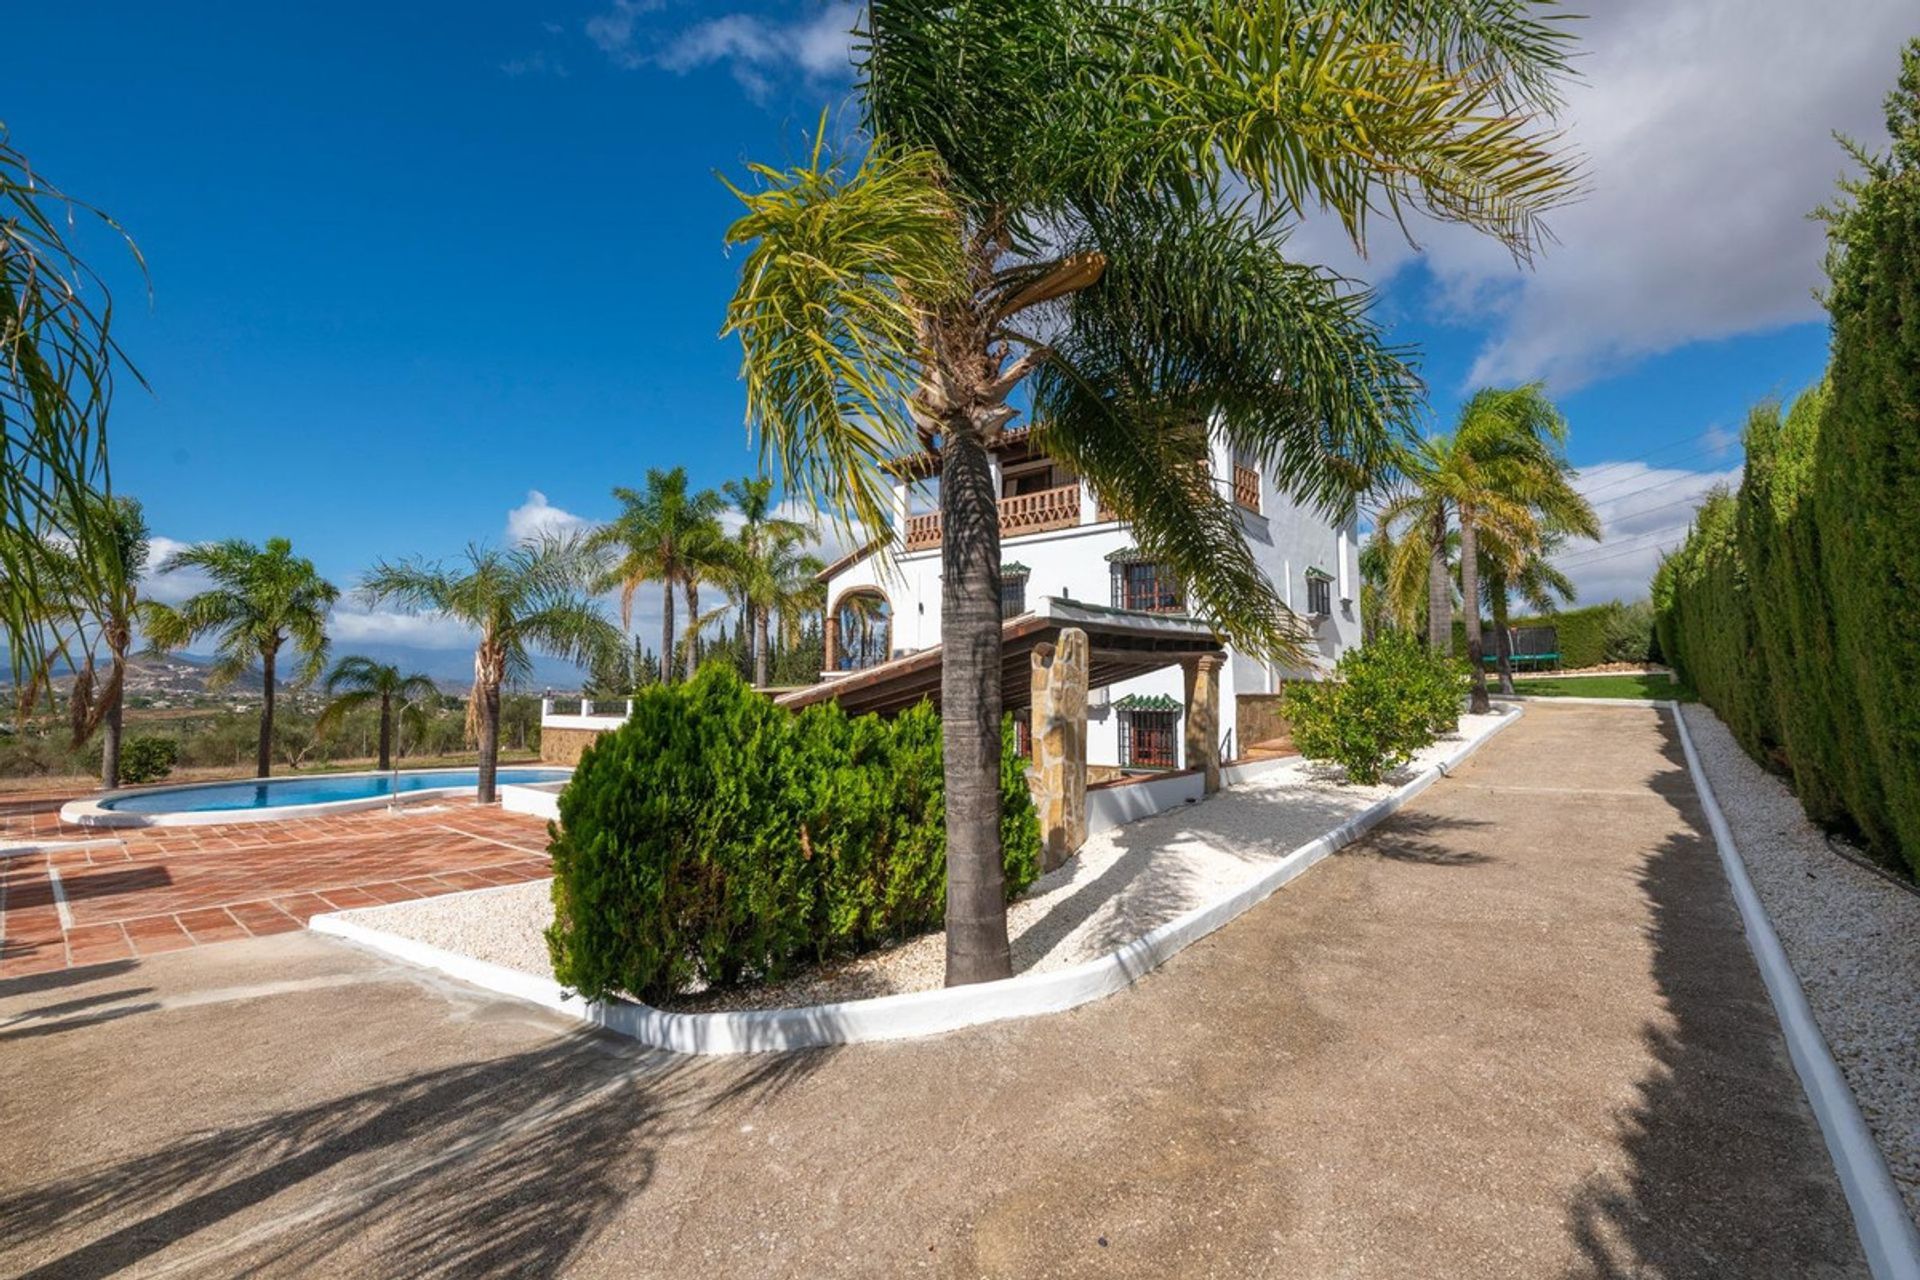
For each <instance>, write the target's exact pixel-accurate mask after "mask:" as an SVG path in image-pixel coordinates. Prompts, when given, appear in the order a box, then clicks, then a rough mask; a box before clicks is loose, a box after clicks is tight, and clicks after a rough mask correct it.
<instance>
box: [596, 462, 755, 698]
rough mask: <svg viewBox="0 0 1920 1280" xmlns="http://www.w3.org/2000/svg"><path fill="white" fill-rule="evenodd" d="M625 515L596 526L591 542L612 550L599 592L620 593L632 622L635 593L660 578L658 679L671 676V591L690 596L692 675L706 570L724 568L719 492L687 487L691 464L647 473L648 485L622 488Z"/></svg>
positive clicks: (627, 623)
mask: <svg viewBox="0 0 1920 1280" xmlns="http://www.w3.org/2000/svg"><path fill="white" fill-rule="evenodd" d="M613 496H614V497H615V498H616V499H618V500H619V502H620V508H621V509H620V514H619V515H618V516H616V517H615V518H614V519H613V521H612V522H611V523H609V524H605V525H602V526H601V527H600V528H599V529H596V530H595V531H594V532H593V534H592V535H591V536H590V538H589V539H588V541H587V546H588V548H589V549H590V550H591V551H594V552H596V553H610V554H611V555H612V556H613V557H614V559H613V563H612V565H611V566H610V567H608V568H607V569H606V571H605V572H604V573H602V574H601V575H600V577H599V578H598V579H597V580H596V582H595V584H594V588H593V589H594V590H597V591H611V590H613V589H614V588H616V587H617V588H618V589H619V591H620V625H621V627H622V628H623V629H625V628H630V627H631V626H632V625H633V597H634V595H635V594H636V593H637V592H638V591H639V590H640V588H641V587H642V586H644V585H646V584H647V583H649V582H657V583H659V584H660V588H661V589H660V606H661V616H660V678H661V680H663V681H665V682H668V683H671V682H672V679H673V649H674V630H673V606H674V600H673V593H674V590H675V589H676V588H679V589H680V590H682V591H683V592H684V593H685V595H686V600H687V668H686V669H687V678H688V679H692V678H693V669H694V666H695V664H696V663H697V662H698V654H697V653H696V652H695V649H696V646H695V644H694V641H695V639H696V638H697V635H698V627H699V618H700V586H699V580H700V576H701V575H702V574H704V573H709V572H711V571H712V570H714V569H715V568H716V567H718V566H719V564H720V563H721V560H722V557H723V555H724V552H723V550H722V548H723V544H724V543H725V542H726V535H725V533H724V532H723V531H722V530H721V528H720V522H719V519H718V517H719V514H720V511H721V509H722V503H721V500H720V495H719V494H717V493H715V492H714V491H713V490H711V489H702V490H700V491H699V492H698V493H692V492H689V491H688V487H687V469H686V468H685V467H675V468H673V469H672V470H671V471H663V470H661V469H660V468H658V467H652V468H649V469H648V471H647V486H646V489H645V490H644V491H638V490H634V489H628V488H625V487H621V488H616V489H615V490H614V491H613Z"/></svg>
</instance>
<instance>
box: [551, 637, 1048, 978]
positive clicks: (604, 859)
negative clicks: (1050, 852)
mask: <svg viewBox="0 0 1920 1280" xmlns="http://www.w3.org/2000/svg"><path fill="white" fill-rule="evenodd" d="M1002 755H1003V758H1004V760H1005V764H1004V767H1003V769H1002V771H1001V839H1002V844H1003V846H1004V849H1005V867H1006V878H1007V895H1008V897H1012V896H1013V895H1014V894H1017V893H1019V892H1020V891H1021V890H1022V889H1024V888H1026V887H1027V885H1029V884H1031V883H1032V881H1033V879H1034V877H1035V876H1036V875H1037V874H1038V871H1039V856H1040V828H1039V822H1038V820H1037V818H1036V817H1035V814H1034V810H1033V803H1032V800H1031V798H1030V797H1029V795H1028V793H1027V786H1026V780H1025V770H1024V763H1023V762H1022V761H1021V760H1020V758H1019V756H1018V755H1017V754H1016V753H1015V751H1014V748H1013V732H1012V727H1011V722H1009V723H1008V726H1007V728H1006V732H1005V738H1004V740H1003V751H1002ZM942 802H943V784H942V774H941V750H940V720H939V717H938V716H936V715H935V714H934V713H933V711H932V709H931V708H930V707H929V706H927V705H925V704H923V705H921V706H920V707H918V708H915V709H914V710H911V711H908V712H905V713H903V714H901V715H899V716H896V717H894V718H892V719H889V720H882V719H880V718H878V717H875V716H861V717H858V718H855V717H849V716H848V715H846V714H845V713H844V712H842V711H841V710H840V708H839V707H838V706H837V705H834V704H831V703H828V704H825V705H821V706H815V707H810V708H808V709H807V710H805V711H803V712H800V713H799V714H798V715H795V714H792V713H790V712H787V711H783V710H781V709H780V708H778V707H775V706H774V705H773V704H772V703H771V702H770V701H768V700H767V698H766V697H764V696H763V695H760V694H756V693H754V692H753V691H752V690H751V689H749V688H748V687H747V685H746V684H745V683H744V682H743V681H742V680H741V679H740V677H739V676H738V675H737V674H735V673H734V672H732V671H731V670H728V669H726V668H725V667H723V666H721V665H719V664H713V665H710V666H708V667H705V668H703V669H702V670H701V672H700V674H699V676H698V678H696V679H695V680H693V681H692V682H690V683H688V684H684V685H672V686H660V685H655V686H651V687H650V688H648V689H647V690H645V691H643V692H642V693H641V694H640V695H639V696H638V697H637V698H635V700H634V707H633V717H632V719H631V720H629V721H628V722H627V723H626V724H625V725H624V726H622V727H621V728H620V729H619V730H618V731H616V732H614V733H610V734H605V735H602V736H601V738H600V740H599V741H598V742H596V743H595V744H594V745H593V746H591V747H589V748H588V749H587V751H586V752H585V753H584V754H583V755H582V757H581V760H580V764H579V766H578V767H577V768H576V769H575V771H574V775H573V781H572V782H571V784H569V785H568V787H567V788H566V790H565V791H564V792H563V793H562V794H561V797H560V825H559V826H558V827H557V828H556V829H555V830H554V832H553V836H552V843H551V852H552V855H553V871H554V880H553V898H554V907H555V919H554V924H553V927H552V928H551V929H550V930H549V931H548V933H547V942H548V947H549V950H550V951H551V953H552V956H553V965H554V976H555V977H556V978H558V979H559V980H560V981H561V982H563V983H565V984H566V985H567V986H569V987H571V988H573V989H575V990H577V991H580V992H581V993H583V994H584V995H587V996H588V997H591V998H599V997H604V996H608V995H613V994H616V993H628V994H631V995H635V996H638V997H639V998H641V999H643V1000H648V1001H660V1000H664V999H668V998H670V997H672V996H673V995H674V994H675V993H677V992H681V991H685V990H686V989H688V988H689V987H690V986H693V985H695V984H705V985H709V986H731V985H734V984H738V983H742V982H749V981H758V980H766V979H774V978H779V977H781V976H783V975H785V974H788V973H790V972H792V970H793V969H794V968H795V967H796V966H798V965H801V964H804V963H807V962H810V961H815V960H819V959H823V958H825V957H828V956H832V955H844V954H849V953H853V952H858V951H863V950H867V949H870V948H873V947H876V946H879V945H881V944H883V943H885V942H888V941H891V940H894V939H898V938H903V937H907V936H910V935H912V934H916V933H921V932H925V931H926V930H928V929H932V928H936V927H938V926H939V925H940V923H941V921H942V918H943V916H944V914H945V911H946V831H945V824H944V820H943V812H942Z"/></svg>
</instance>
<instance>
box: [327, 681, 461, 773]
mask: <svg viewBox="0 0 1920 1280" xmlns="http://www.w3.org/2000/svg"><path fill="white" fill-rule="evenodd" d="M326 689H327V696H328V697H329V698H331V699H332V701H330V702H329V703H327V706H326V709H325V710H323V711H322V712H321V713H320V719H319V721H318V722H317V723H316V724H315V725H314V731H315V732H316V733H325V732H326V731H327V730H328V729H330V728H332V727H333V726H334V725H335V724H337V723H339V721H340V719H341V718H342V717H343V716H346V715H348V714H349V713H351V712H354V711H358V710H359V709H360V708H361V707H368V706H378V707H379V708H380V765H379V767H380V769H381V771H382V772H384V771H386V770H388V769H391V768H392V767H393V747H394V742H393V723H394V717H395V715H396V714H398V716H399V717H400V718H401V719H402V720H403V721H405V722H407V723H409V724H413V725H415V726H416V727H417V726H418V725H420V724H421V723H422V722H423V720H424V717H423V715H422V713H421V710H420V708H421V705H422V704H423V703H430V702H432V701H433V700H434V699H435V698H438V697H439V696H440V688H439V686H438V685H436V684H434V682H433V680H432V679H431V678H430V677H428V676H425V675H420V674H414V675H410V676H403V675H401V674H400V668H399V667H397V666H393V665H391V664H389V663H384V662H376V661H374V660H373V659H372V658H363V657H360V656H359V655H357V654H354V655H349V656H348V657H345V658H342V659H340V661H338V662H336V663H334V664H333V670H332V671H329V672H328V673H327V683H326Z"/></svg>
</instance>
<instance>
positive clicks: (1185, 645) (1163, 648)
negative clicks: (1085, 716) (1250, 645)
mask: <svg viewBox="0 0 1920 1280" xmlns="http://www.w3.org/2000/svg"><path fill="white" fill-rule="evenodd" d="M1068 627H1073V628H1077V629H1078V630H1080V631H1084V632H1085V633H1086V635H1087V647H1088V650H1089V654H1090V659H1091V666H1090V669H1089V671H1088V673H1087V683H1088V685H1089V686H1090V687H1092V688H1095V689H1098V688H1102V687H1104V686H1106V685H1110V684H1117V683H1118V682H1120V681H1122V680H1129V679H1132V678H1133V677H1134V676H1140V675H1145V674H1147V673H1148V672H1149V671H1158V670H1160V669H1161V668H1163V667H1170V666H1174V665H1176V664H1185V663H1189V662H1192V661H1194V660H1196V659H1199V658H1203V657H1211V658H1220V657H1223V656H1224V655H1225V652H1226V651H1225V648H1224V647H1223V645H1222V643H1221V641H1220V637H1218V636H1217V635H1215V634H1214V632H1213V628H1212V627H1210V626H1208V625H1207V624H1206V623H1205V622H1203V621H1201V620H1200V619H1198V618H1193V617H1189V616H1187V615H1186V614H1166V613H1143V612H1139V611H1137V610H1131V609H1109V608H1106V607H1104V606H1101V605H1093V604H1085V603H1083V602H1081V601H1078V600H1062V599H1059V598H1058V597H1055V596H1041V597H1040V598H1039V599H1038V600H1037V601H1035V602H1034V608H1033V610H1032V611H1031V612H1029V613H1023V614H1021V615H1019V616H1018V617H1015V618H1009V619H1007V621H1006V622H1004V623H1003V624H1001V627H1000V668H1001V680H1000V701H1001V705H1002V706H1003V707H1005V708H1006V709H1007V710H1008V711H1017V710H1020V709H1022V708H1024V707H1026V706H1028V705H1030V704H1031V702H1032V700H1033V694H1032V689H1033V680H1032V670H1033V655H1034V652H1035V650H1037V649H1038V648H1040V647H1041V646H1043V645H1046V646H1052V645H1054V644H1055V643H1056V642H1057V641H1058V639H1059V635H1060V632H1061V631H1062V630H1063V629H1065V628H1068ZM940 662H941V647H940V646H939V645H934V646H933V647H932V648H929V649H921V650H919V651H918V652H915V653H910V654H907V655H906V656H905V657H901V658H894V659H892V660H891V661H888V662H883V663H880V664H879V665H877V666H872V667H866V668H864V669H862V670H859V671H854V672H850V673H849V674H847V675H843V676H836V677H834V678H833V679H830V680H823V681H821V682H820V683H819V684H814V685H808V686H806V687H805V688H803V689H795V690H792V691H790V692H787V693H783V694H780V695H779V696H778V697H777V698H775V699H774V701H775V702H776V703H777V704H778V705H779V706H783V707H789V708H792V709H794V710H798V709H800V708H801V707H807V706H812V705H813V704H814V703H816V702H826V701H828V700H832V701H835V702H838V703H839V704H840V705H841V706H842V707H844V708H845V709H846V710H847V711H849V712H851V713H853V714H855V715H860V714H864V713H866V712H877V713H878V714H880V715H893V714H896V713H898V712H901V711H905V710H906V709H907V708H909V707H911V706H914V705H915V704H917V703H919V702H921V701H923V700H926V699H931V700H932V702H933V704H934V706H935V707H936V708H937V707H938V706H939V705H940Z"/></svg>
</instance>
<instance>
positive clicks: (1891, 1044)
mask: <svg viewBox="0 0 1920 1280" xmlns="http://www.w3.org/2000/svg"><path fill="white" fill-rule="evenodd" d="M1682 714H1684V715H1685V716H1686V718H1687V728H1688V730H1689V731H1690V732H1691V733H1692V734H1693V740H1694V745H1695V747H1696V748H1697V749H1698V750H1699V753H1700V762H1701V764H1702V765H1703V766H1704V767H1705V769H1706V771H1707V779H1708V781H1709V782H1711V783H1712V784H1713V790H1714V794H1715V796H1716V797H1717V798H1718V799H1719V801H1720V806H1721V808H1722V809H1724V810H1725V811H1726V815H1727V822H1728V823H1729V825H1731V826H1732V828H1733V838H1734V842H1735V843H1736V844H1738V845H1739V846H1740V856H1741V857H1742V859H1743V860H1744V861H1745V862H1746V864H1747V872H1748V874H1749V875H1751V876H1752V877H1753V884H1754V888H1755V889H1756V890H1757V891H1758V892H1759V894H1760V900H1761V901H1762V902H1764V903H1765V904H1766V908H1767V915H1768V916H1769V917H1771V918H1772V920H1773V927H1774V929H1775V930H1776V931H1777V932H1778V933H1779V935H1780V942H1781V944H1782V945H1783V946H1784V947H1786V949H1787V957H1788V958H1789V959H1790V960H1792V961H1793V968H1794V972H1795V973H1797V974H1798V975H1799V977H1800V985H1801V987H1802V988H1803V989H1804V990H1805V991H1806V993H1807V1000H1808V1002H1809V1003H1810V1004H1812V1006H1813V1013H1814V1017H1815V1019H1816V1020H1817V1021H1818V1022H1819V1023H1820V1030H1821V1032H1822V1033H1823V1034H1824V1035H1825V1036H1826V1038H1827V1044H1828V1046H1829V1047H1830V1048H1831V1049H1832V1050H1833V1056H1834V1058H1835V1059H1836V1060H1837V1061H1838V1062H1839V1064H1840V1070H1841V1071H1842V1072H1843V1073H1844V1074H1845V1075H1846V1078H1847V1084H1848V1085H1849V1086H1851V1087H1852V1089H1853V1094H1854V1097H1855V1098H1857V1099H1859V1102H1860V1110H1861V1111H1862V1112H1864V1113H1865V1115H1866V1118H1867V1124H1868V1126H1869V1127H1871V1128H1872V1130H1873V1133H1874V1137H1876V1138H1877V1139H1879V1142H1880V1149H1881V1150H1882V1151H1884V1152H1886V1155H1887V1163H1888V1164H1889V1165H1890V1166H1891V1167H1892V1169H1893V1177H1894V1181H1895V1182H1896V1183H1898V1184H1899V1187H1900V1191H1901V1194H1902V1195H1904V1196H1905V1197H1906V1201H1907V1210H1908V1212H1910V1213H1912V1214H1913V1216H1914V1219H1915V1221H1916V1222H1920V1072H1916V1070H1915V1064H1916V1063H1920V897H1915V896H1914V895H1913V894H1910V893H1907V892H1905V891H1903V890H1902V889H1900V888H1899V887H1897V886H1895V885H1892V884H1889V883H1887V882H1886V881H1885V880H1882V879H1881V878H1880V877H1878V876H1876V875H1874V874H1873V873H1872V872H1870V871H1866V870H1864V869H1862V868H1860V867H1856V866H1854V865H1853V864H1851V863H1849V862H1847V861H1846V860H1845V859H1843V858H1841V857H1840V856H1838V855H1837V854H1835V853H1834V852H1833V851H1832V850H1831V849H1830V848H1828V847H1827V842H1826V840H1825V838H1824V837H1823V836H1822V835H1821V833H1820V831H1819V830H1818V829H1817V828H1816V827H1814V825H1813V824H1812V823H1810V822H1808V821H1807V817H1806V814H1805V812H1804V811H1803V810H1802V809H1801V807H1800V802H1799V801H1798V800H1796V799H1795V798H1794V795H1793V792H1792V791H1791V790H1789V789H1788V787H1787V784H1786V783H1785V782H1783V781H1781V780H1780V779H1779V778H1776V777H1774V776H1773V775H1771V774H1769V773H1767V772H1766V771H1765V770H1764V769H1762V768H1761V767H1760V766H1759V765H1757V764H1755V763H1754V761H1753V759H1752V758H1751V757H1750V756H1748V755H1747V753H1746V752H1744V751H1742V750H1741V749H1740V746H1739V744H1738V743H1736V742H1735V741H1734V739H1733V735H1732V734H1731V733H1730V732H1728V730H1727V727H1726V725H1724V724H1722V723H1721V721H1720V717H1719V716H1717V715H1715V714H1714V713H1713V711H1712V710H1711V709H1709V708H1707V707H1705V706H1702V705H1691V706H1687V707H1685V708H1683V710H1682Z"/></svg>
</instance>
